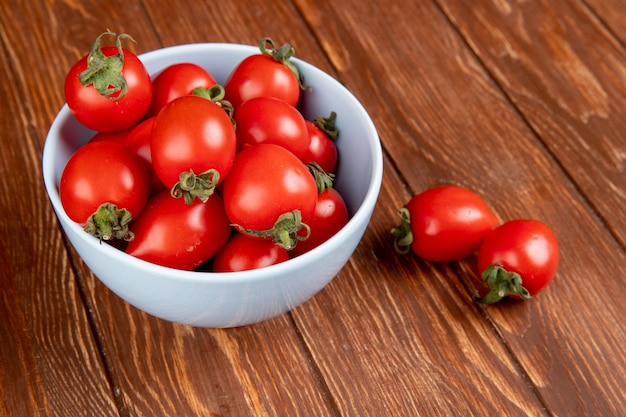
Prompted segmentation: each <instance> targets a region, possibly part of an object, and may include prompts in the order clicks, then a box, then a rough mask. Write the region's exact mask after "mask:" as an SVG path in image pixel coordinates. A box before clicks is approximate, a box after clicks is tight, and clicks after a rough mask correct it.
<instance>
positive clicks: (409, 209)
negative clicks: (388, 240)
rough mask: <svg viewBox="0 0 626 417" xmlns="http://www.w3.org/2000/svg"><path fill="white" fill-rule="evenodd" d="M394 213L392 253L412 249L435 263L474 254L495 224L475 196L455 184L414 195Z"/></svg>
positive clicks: (488, 209)
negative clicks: (396, 221) (396, 217)
mask: <svg viewBox="0 0 626 417" xmlns="http://www.w3.org/2000/svg"><path fill="white" fill-rule="evenodd" d="M398 214H399V216H400V217H401V219H402V221H401V224H400V225H399V226H398V227H396V228H394V229H392V231H391V232H392V234H393V236H394V237H395V240H394V246H395V248H396V250H397V251H398V252H399V253H407V252H409V251H410V250H412V251H413V252H414V253H415V254H416V255H418V256H419V257H421V258H424V259H426V260H429V261H435V262H451V261H457V260H460V259H464V258H466V257H468V256H470V255H472V254H474V253H475V252H476V251H477V250H478V248H479V247H480V244H481V243H482V241H483V239H484V238H485V237H486V236H487V234H488V233H489V232H490V231H492V230H493V229H494V228H495V227H496V226H497V225H498V223H499V221H498V218H497V217H496V216H495V214H493V212H492V211H491V209H490V208H489V206H488V205H487V203H486V202H485V201H484V200H483V199H482V198H481V197H480V196H479V195H478V194H476V193H475V192H473V191H471V190H469V189H467V188H463V187H459V186H455V185H445V186H440V187H435V188H431V189H429V190H426V191H424V192H421V193H419V194H417V195H415V196H414V197H413V198H411V199H410V200H409V202H408V203H407V204H406V205H405V206H404V207H402V208H401V209H400V210H398Z"/></svg>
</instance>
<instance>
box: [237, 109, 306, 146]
mask: <svg viewBox="0 0 626 417" xmlns="http://www.w3.org/2000/svg"><path fill="white" fill-rule="evenodd" d="M235 121H236V122H237V131H236V132H237V148H238V149H239V150H241V149H243V148H244V146H245V145H258V144H259V143H273V144H275V145H279V146H282V147H283V148H285V149H287V150H289V151H290V152H292V153H293V154H294V155H296V156H297V157H298V158H302V157H303V156H304V154H305V152H306V150H307V149H308V147H309V143H310V142H311V139H310V138H309V133H308V130H307V127H306V121H305V120H304V117H303V116H302V114H301V113H300V112H299V111H298V110H297V109H296V108H295V107H293V106H292V105H291V104H289V103H287V102H285V101H283V100H279V99H276V98H272V97H256V98H252V99H250V100H247V101H245V102H244V103H242V104H241V106H239V108H238V109H237V111H236V112H235Z"/></svg>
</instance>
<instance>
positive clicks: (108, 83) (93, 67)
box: [78, 31, 134, 100]
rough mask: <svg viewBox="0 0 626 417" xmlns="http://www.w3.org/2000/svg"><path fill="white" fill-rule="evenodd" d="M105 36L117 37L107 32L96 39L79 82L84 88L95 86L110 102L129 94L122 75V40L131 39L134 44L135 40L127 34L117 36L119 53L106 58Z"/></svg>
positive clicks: (79, 76)
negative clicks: (103, 47)
mask: <svg viewBox="0 0 626 417" xmlns="http://www.w3.org/2000/svg"><path fill="white" fill-rule="evenodd" d="M104 35H110V36H117V35H116V34H115V33H113V32H109V31H107V32H104V33H101V34H100V35H99V36H98V37H97V38H96V40H95V42H94V43H93V45H92V47H91V51H90V52H89V55H88V56H87V68H86V69H85V70H84V71H83V72H81V73H80V74H79V75H78V80H79V81H80V83H81V84H82V85H84V86H88V85H91V84H93V86H94V88H95V89H96V91H98V93H100V94H101V95H102V96H103V97H105V98H107V99H109V100H119V99H121V98H122V97H124V96H125V95H126V93H127V92H128V85H127V83H126V79H125V78H124V75H123V74H122V68H123V67H124V50H123V49H122V39H130V40H131V41H133V42H134V39H133V38H132V37H131V36H130V35H127V34H125V33H122V34H121V35H119V36H117V38H116V41H115V43H116V47H117V50H118V53H117V54H116V55H112V56H106V55H104V53H103V52H102V47H101V42H102V37H103V36H104Z"/></svg>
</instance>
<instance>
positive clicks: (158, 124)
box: [150, 96, 237, 199]
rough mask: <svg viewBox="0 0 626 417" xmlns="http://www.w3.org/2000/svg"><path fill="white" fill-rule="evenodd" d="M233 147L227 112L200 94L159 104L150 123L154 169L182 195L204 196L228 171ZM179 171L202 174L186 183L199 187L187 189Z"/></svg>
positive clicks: (168, 185) (231, 162)
mask: <svg viewBox="0 0 626 417" xmlns="http://www.w3.org/2000/svg"><path fill="white" fill-rule="evenodd" d="M236 149H237V137H236V135H235V128H234V126H233V124H232V121H231V119H230V117H229V115H228V114H227V113H226V112H225V111H224V109H222V108H221V107H220V106H218V105H217V104H215V103H214V102H212V101H210V100H207V99H205V98H202V97H198V96H183V97H179V98H177V99H175V100H174V101H172V102H170V103H169V104H167V105H166V106H165V107H163V109H162V110H161V111H160V112H159V114H158V115H157V116H156V120H155V121H154V125H153V127H152V142H151V144H150V154H151V156H152V165H153V167H154V171H155V172H156V174H157V175H158V177H159V179H160V180H161V181H162V182H163V184H164V185H165V186H166V187H167V188H169V189H172V188H173V187H174V186H179V185H180V186H181V189H182V194H183V195H184V196H185V198H186V199H187V197H188V196H191V198H192V199H193V197H199V198H201V199H206V198H208V196H210V195H211V194H212V193H213V190H214V188H215V186H216V185H217V184H219V183H221V181H222V180H223V179H224V178H226V176H227V175H228V172H229V171H230V168H231V166H232V164H233V161H234V158H235V152H236ZM181 174H185V175H189V174H191V175H192V176H193V175H196V176H198V175H204V174H206V176H207V178H206V179H203V181H205V182H203V181H198V180H193V179H192V180H190V181H189V182H188V185H190V186H192V187H195V186H201V188H200V189H197V190H196V189H195V188H194V189H192V190H187V189H185V188H184V186H185V184H187V183H186V181H181ZM215 174H217V177H216V175H215ZM203 184H206V187H204V185H203Z"/></svg>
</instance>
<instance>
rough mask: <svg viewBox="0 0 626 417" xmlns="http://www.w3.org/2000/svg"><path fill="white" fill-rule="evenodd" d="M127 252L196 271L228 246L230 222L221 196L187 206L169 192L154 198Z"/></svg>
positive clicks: (136, 224)
mask: <svg viewBox="0 0 626 417" xmlns="http://www.w3.org/2000/svg"><path fill="white" fill-rule="evenodd" d="M131 232H133V233H134V235H135V238H134V240H132V241H130V242H129V243H128V246H127V248H126V253H128V254H129V255H132V256H135V257H137V258H140V259H143V260H145V261H148V262H152V263H155V264H157V265H161V266H167V267H170V268H175V269H182V270H189V271H190V270H193V269H195V268H197V267H199V266H200V265H202V264H203V263H204V262H206V261H207V260H208V259H210V258H211V257H212V256H213V255H215V254H216V253H217V251H218V250H219V249H220V248H221V247H222V246H224V245H225V244H226V242H227V241H228V238H229V236H230V223H229V221H228V218H227V217H226V212H225V211H224V203H223V201H222V199H221V198H220V196H219V195H217V194H216V195H213V196H212V197H211V198H210V199H208V200H207V201H206V202H204V203H203V202H201V201H200V200H194V201H193V202H192V203H190V204H186V203H185V202H184V201H183V200H181V199H178V198H172V196H171V195H170V193H169V192H168V191H163V192H161V193H159V194H156V195H155V196H154V197H152V198H151V199H150V200H149V201H148V204H147V205H146V208H145V209H144V212H143V213H142V214H141V216H140V217H139V218H137V219H136V220H135V221H134V222H133V224H132V227H131Z"/></svg>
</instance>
